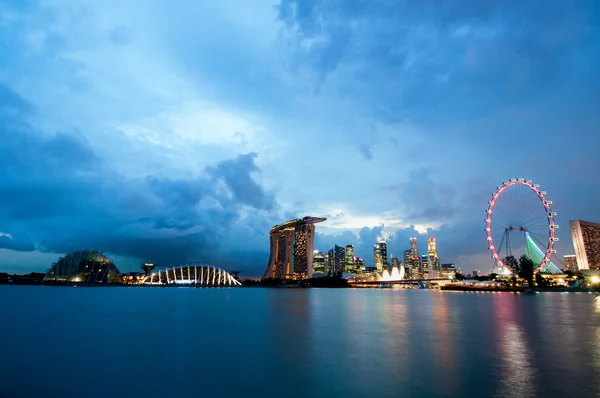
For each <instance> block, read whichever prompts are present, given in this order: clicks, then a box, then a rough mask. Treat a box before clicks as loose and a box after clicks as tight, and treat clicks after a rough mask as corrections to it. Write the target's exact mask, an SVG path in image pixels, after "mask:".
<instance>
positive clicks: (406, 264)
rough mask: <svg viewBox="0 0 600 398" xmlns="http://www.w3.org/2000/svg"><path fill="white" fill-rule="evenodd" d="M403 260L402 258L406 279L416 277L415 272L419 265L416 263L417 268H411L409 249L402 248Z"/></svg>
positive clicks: (411, 260)
mask: <svg viewBox="0 0 600 398" xmlns="http://www.w3.org/2000/svg"><path fill="white" fill-rule="evenodd" d="M403 260H404V270H405V272H406V278H407V279H416V276H417V273H418V271H419V267H418V265H417V269H416V270H413V256H412V251H411V250H410V249H409V250H404V256H403Z"/></svg>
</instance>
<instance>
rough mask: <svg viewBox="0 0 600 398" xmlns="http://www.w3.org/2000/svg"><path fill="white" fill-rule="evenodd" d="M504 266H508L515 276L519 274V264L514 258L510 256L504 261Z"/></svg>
mask: <svg viewBox="0 0 600 398" xmlns="http://www.w3.org/2000/svg"><path fill="white" fill-rule="evenodd" d="M504 265H506V266H507V267H508V268H509V269H510V270H511V271H512V272H513V274H518V273H519V262H518V261H517V259H516V258H514V257H513V256H508V257H506V258H505V259H504Z"/></svg>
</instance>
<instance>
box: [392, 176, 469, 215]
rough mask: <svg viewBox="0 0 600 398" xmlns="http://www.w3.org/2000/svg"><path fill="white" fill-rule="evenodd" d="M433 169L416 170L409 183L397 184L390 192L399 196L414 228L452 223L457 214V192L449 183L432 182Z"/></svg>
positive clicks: (404, 211)
mask: <svg viewBox="0 0 600 398" xmlns="http://www.w3.org/2000/svg"><path fill="white" fill-rule="evenodd" d="M432 171H433V169H432V168H431V167H422V168H418V169H415V170H412V171H410V172H409V174H408V181H405V182H400V183H397V184H393V185H390V186H388V187H387V189H389V190H391V191H393V192H395V193H397V194H398V196H399V199H400V205H401V206H402V208H403V213H404V214H405V216H404V217H405V220H406V221H408V222H411V223H413V224H428V223H432V222H434V223H440V222H444V221H448V220H450V219H452V218H453V216H454V215H455V214H456V213H457V211H458V210H457V209H456V208H455V207H454V206H455V204H454V202H455V200H456V192H455V190H454V188H453V187H452V186H451V185H449V184H446V183H436V182H434V181H433V180H432V178H431V174H432Z"/></svg>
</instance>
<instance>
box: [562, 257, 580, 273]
mask: <svg viewBox="0 0 600 398" xmlns="http://www.w3.org/2000/svg"><path fill="white" fill-rule="evenodd" d="M563 263H564V264H565V269H564V270H563V271H573V272H577V271H579V268H578V267H577V256H575V255H574V254H567V255H565V256H563Z"/></svg>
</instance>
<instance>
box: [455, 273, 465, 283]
mask: <svg viewBox="0 0 600 398" xmlns="http://www.w3.org/2000/svg"><path fill="white" fill-rule="evenodd" d="M454 278H456V280H457V281H464V280H465V276H464V275H463V274H461V273H460V272H455V273H454Z"/></svg>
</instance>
